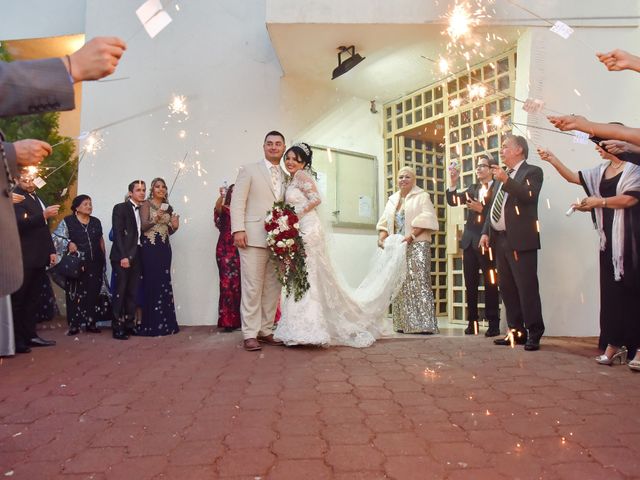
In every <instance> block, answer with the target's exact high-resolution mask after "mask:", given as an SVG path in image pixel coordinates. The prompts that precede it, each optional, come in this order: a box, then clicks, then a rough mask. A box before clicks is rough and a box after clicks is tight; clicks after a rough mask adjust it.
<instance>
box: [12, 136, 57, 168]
mask: <svg viewBox="0 0 640 480" xmlns="http://www.w3.org/2000/svg"><path fill="white" fill-rule="evenodd" d="M13 147H14V148H15V151H16V161H17V163H18V165H20V166H22V167H30V166H33V165H39V164H40V162H42V160H44V159H45V158H46V157H48V156H49V155H51V151H52V150H51V145H49V144H48V143H47V142H41V141H40V140H33V139H28V140H18V141H17V142H13Z"/></svg>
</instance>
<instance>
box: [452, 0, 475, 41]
mask: <svg viewBox="0 0 640 480" xmlns="http://www.w3.org/2000/svg"><path fill="white" fill-rule="evenodd" d="M447 17H448V21H449V26H448V27H447V34H448V35H449V37H450V38H451V41H453V42H457V41H458V40H459V39H460V38H461V37H464V36H465V35H468V34H469V33H470V32H471V27H472V26H473V25H477V20H474V19H473V18H472V17H471V13H470V12H469V6H468V5H467V4H466V3H465V4H456V5H454V7H453V10H451V12H450V13H449V14H448V15H447Z"/></svg>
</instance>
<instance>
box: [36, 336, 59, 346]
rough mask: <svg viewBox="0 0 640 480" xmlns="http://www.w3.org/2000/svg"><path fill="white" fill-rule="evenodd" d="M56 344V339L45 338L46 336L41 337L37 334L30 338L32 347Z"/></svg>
mask: <svg viewBox="0 0 640 480" xmlns="http://www.w3.org/2000/svg"><path fill="white" fill-rule="evenodd" d="M55 344H56V341H55V340H45V339H44V338H40V337H38V336H35V337H33V338H32V339H31V340H29V346H31V347H53V346H54V345H55Z"/></svg>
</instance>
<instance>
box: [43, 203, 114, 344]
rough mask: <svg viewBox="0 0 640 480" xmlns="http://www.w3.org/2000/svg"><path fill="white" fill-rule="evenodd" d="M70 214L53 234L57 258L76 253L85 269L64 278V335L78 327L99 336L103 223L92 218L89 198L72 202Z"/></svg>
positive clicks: (102, 276)
mask: <svg viewBox="0 0 640 480" xmlns="http://www.w3.org/2000/svg"><path fill="white" fill-rule="evenodd" d="M71 211H72V212H73V214H71V215H68V216H66V217H65V218H64V219H63V220H62V221H61V222H60V223H59V224H58V227H57V228H56V230H55V232H53V243H54V244H55V246H56V252H57V254H58V255H59V256H61V255H65V254H67V253H70V254H77V255H79V256H80V257H81V258H83V259H84V269H83V271H82V272H81V274H80V276H79V277H78V278H77V279H67V283H66V287H65V290H66V297H67V321H68V322H69V331H68V332H67V335H77V334H78V333H79V332H80V327H81V326H83V325H84V326H85V331H87V332H90V333H100V329H99V328H97V327H96V320H97V319H98V310H97V307H98V298H99V296H100V289H101V288H102V283H103V279H104V268H105V254H104V252H105V249H104V238H102V224H101V223H100V220H98V219H97V218H96V217H92V216H91V213H92V212H93V205H92V203H91V197H89V196H88V195H78V196H77V197H76V198H74V199H73V201H72V202H71Z"/></svg>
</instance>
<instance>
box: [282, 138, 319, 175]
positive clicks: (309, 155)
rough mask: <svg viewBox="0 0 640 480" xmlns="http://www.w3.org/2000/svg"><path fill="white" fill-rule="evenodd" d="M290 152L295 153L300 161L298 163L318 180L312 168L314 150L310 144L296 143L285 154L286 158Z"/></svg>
mask: <svg viewBox="0 0 640 480" xmlns="http://www.w3.org/2000/svg"><path fill="white" fill-rule="evenodd" d="M289 152H293V153H294V154H295V156H296V159H297V160H298V163H302V164H303V165H304V167H303V168H304V169H305V170H307V171H308V172H310V173H311V175H313V177H314V178H317V175H318V174H317V173H316V171H315V170H314V169H313V168H312V167H311V164H312V160H313V150H311V147H310V146H309V144H308V143H303V142H300V143H294V144H293V145H292V146H291V147H289V149H288V150H287V151H286V152H284V156H285V158H286V156H287V154H288V153H289Z"/></svg>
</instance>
